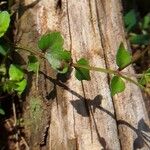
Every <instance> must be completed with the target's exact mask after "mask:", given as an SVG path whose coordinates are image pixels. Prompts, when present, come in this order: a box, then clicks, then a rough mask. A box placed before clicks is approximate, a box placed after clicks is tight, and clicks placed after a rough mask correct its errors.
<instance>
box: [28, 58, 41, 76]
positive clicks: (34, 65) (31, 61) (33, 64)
mask: <svg viewBox="0 0 150 150" xmlns="http://www.w3.org/2000/svg"><path fill="white" fill-rule="evenodd" d="M39 66H40V63H39V61H38V59H37V58H36V57H35V56H33V55H30V56H28V68H27V69H28V71H33V72H35V73H37V72H38V70H39Z"/></svg>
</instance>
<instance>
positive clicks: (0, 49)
mask: <svg viewBox="0 0 150 150" xmlns="http://www.w3.org/2000/svg"><path fill="white" fill-rule="evenodd" d="M8 50H9V47H8V45H6V44H2V43H1V45H0V54H1V55H3V56H6V54H7V52H8Z"/></svg>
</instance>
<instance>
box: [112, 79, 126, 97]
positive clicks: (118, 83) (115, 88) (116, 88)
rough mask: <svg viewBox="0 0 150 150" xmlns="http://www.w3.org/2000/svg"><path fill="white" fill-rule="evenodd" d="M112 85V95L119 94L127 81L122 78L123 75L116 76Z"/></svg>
mask: <svg viewBox="0 0 150 150" xmlns="http://www.w3.org/2000/svg"><path fill="white" fill-rule="evenodd" d="M110 87H111V95H112V96H114V95H115V94H118V93H120V92H123V91H124V89H125V83H124V81H123V80H122V79H121V77H118V76H114V77H113V78H112V80H111V84H110Z"/></svg>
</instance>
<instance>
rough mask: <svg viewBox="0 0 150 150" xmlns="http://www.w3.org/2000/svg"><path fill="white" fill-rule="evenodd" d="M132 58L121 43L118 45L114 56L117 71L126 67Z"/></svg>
mask: <svg viewBox="0 0 150 150" xmlns="http://www.w3.org/2000/svg"><path fill="white" fill-rule="evenodd" d="M131 60H132V56H131V54H130V52H129V51H128V50H126V49H125V47H124V45H123V43H121V44H120V46H119V49H118V51H117V55H116V63H117V65H118V67H119V69H122V68H124V67H126V66H127V65H128V64H130V63H131Z"/></svg>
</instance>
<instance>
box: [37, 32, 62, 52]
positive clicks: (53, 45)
mask: <svg viewBox="0 0 150 150" xmlns="http://www.w3.org/2000/svg"><path fill="white" fill-rule="evenodd" d="M63 44H64V40H63V38H62V36H61V34H60V32H52V33H49V34H46V35H43V36H42V37H41V38H40V40H39V42H38V47H39V48H40V49H41V50H42V51H46V50H47V49H49V50H59V49H62V47H63Z"/></svg>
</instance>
